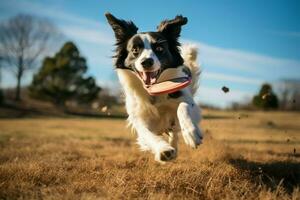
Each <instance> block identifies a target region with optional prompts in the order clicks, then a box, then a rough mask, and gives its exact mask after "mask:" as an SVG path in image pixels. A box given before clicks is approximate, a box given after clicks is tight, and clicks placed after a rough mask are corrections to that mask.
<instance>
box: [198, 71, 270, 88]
mask: <svg viewBox="0 0 300 200" xmlns="http://www.w3.org/2000/svg"><path fill="white" fill-rule="evenodd" d="M202 77H203V78H205V79H212V80H218V81H230V82H236V83H244V84H251V85H255V86H257V85H261V84H262V83H263V82H264V81H263V80H261V79H256V78H247V77H242V76H233V75H227V74H220V73H213V72H206V71H203V72H202Z"/></svg>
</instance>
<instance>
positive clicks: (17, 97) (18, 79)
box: [15, 70, 22, 101]
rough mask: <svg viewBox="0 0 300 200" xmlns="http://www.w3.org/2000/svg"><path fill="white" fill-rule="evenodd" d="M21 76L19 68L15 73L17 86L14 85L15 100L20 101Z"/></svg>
mask: <svg viewBox="0 0 300 200" xmlns="http://www.w3.org/2000/svg"><path fill="white" fill-rule="evenodd" d="M21 77H22V72H21V70H20V71H19V72H18V74H17V86H16V97H15V100H16V101H21Z"/></svg>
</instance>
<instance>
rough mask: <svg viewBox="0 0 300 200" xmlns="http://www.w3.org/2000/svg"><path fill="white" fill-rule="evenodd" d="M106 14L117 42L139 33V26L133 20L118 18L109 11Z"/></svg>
mask: <svg viewBox="0 0 300 200" xmlns="http://www.w3.org/2000/svg"><path fill="white" fill-rule="evenodd" d="M105 16H106V18H107V21H108V23H109V24H110V25H111V27H112V29H113V31H114V32H115V36H116V39H117V43H121V42H124V41H126V40H128V39H129V38H130V37H132V36H133V35H134V34H136V33H137V30H138V28H137V27H136V25H135V24H134V23H133V22H132V21H125V20H121V19H117V18H116V17H115V16H113V15H112V14H111V13H109V12H107V13H105Z"/></svg>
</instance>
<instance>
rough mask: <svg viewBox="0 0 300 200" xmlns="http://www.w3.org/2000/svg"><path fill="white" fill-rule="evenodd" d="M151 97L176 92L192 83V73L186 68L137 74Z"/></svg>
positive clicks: (137, 72)
mask: <svg viewBox="0 0 300 200" xmlns="http://www.w3.org/2000/svg"><path fill="white" fill-rule="evenodd" d="M135 73H136V74H137V75H138V76H139V78H140V79H141V81H142V82H143V85H144V88H145V89H146V90H147V92H148V93H149V94H150V95H160V94H168V93H172V92H176V91H178V90H180V89H183V88H185V87H187V86H188V85H189V84H190V83H191V80H192V78H191V73H190V70H189V69H188V68H186V67H178V68H169V69H165V70H163V71H160V70H157V71H153V72H139V71H136V72H135Z"/></svg>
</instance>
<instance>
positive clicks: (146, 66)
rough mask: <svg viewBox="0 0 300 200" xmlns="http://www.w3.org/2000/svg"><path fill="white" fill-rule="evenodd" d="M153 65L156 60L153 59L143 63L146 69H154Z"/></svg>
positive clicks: (147, 59)
mask: <svg viewBox="0 0 300 200" xmlns="http://www.w3.org/2000/svg"><path fill="white" fill-rule="evenodd" d="M153 63H154V60H153V59H152V58H146V59H145V60H144V61H142V63H141V64H142V66H143V67H144V68H150V67H152V65H153Z"/></svg>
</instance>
